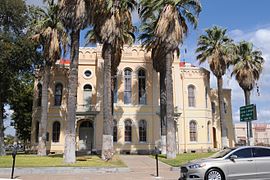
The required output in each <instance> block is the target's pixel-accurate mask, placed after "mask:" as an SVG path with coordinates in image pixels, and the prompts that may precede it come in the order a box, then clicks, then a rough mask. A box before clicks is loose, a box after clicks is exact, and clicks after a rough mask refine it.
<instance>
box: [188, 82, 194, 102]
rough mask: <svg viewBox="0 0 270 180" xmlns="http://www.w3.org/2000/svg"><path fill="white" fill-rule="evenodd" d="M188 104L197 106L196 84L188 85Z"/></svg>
mask: <svg viewBox="0 0 270 180" xmlns="http://www.w3.org/2000/svg"><path fill="white" fill-rule="evenodd" d="M188 106H189V107H195V86H194V85H189V86H188Z"/></svg>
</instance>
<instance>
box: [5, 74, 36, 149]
mask: <svg viewBox="0 0 270 180" xmlns="http://www.w3.org/2000/svg"><path fill="white" fill-rule="evenodd" d="M16 79H17V82H16V83H14V84H13V87H12V90H13V91H14V93H13V96H12V97H11V98H10V100H9V103H10V104H11V106H10V107H11V109H12V110H13V111H14V112H13V114H12V116H11V118H12V119H13V120H14V124H15V129H16V135H17V137H18V138H19V139H20V140H22V141H23V143H24V145H26V144H27V142H29V141H30V137H31V122H32V106H33V86H34V80H33V76H32V74H31V73H28V72H26V73H23V74H21V75H18V77H17V78H16Z"/></svg>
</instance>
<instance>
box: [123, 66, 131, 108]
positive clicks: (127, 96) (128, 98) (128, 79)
mask: <svg viewBox="0 0 270 180" xmlns="http://www.w3.org/2000/svg"><path fill="white" fill-rule="evenodd" d="M131 97H132V72H131V70H130V69H125V92H124V104H131Z"/></svg>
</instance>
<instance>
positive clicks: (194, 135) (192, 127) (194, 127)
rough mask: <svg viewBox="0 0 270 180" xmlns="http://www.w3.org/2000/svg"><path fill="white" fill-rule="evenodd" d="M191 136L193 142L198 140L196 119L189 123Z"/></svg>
mask: <svg viewBox="0 0 270 180" xmlns="http://www.w3.org/2000/svg"><path fill="white" fill-rule="evenodd" d="M189 137H190V141H191V142H196V141H197V123H196V121H194V120H192V121H190V123H189Z"/></svg>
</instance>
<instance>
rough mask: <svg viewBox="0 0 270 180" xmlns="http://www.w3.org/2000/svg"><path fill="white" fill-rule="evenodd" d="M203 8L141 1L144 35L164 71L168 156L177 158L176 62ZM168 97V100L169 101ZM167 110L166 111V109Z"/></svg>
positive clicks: (186, 0)
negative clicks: (173, 74)
mask: <svg viewBox="0 0 270 180" xmlns="http://www.w3.org/2000/svg"><path fill="white" fill-rule="evenodd" d="M200 11H201V4H200V1H199V0H176V1H175V0H163V1H161V0H140V12H139V14H140V17H141V19H142V26H143V28H144V29H145V32H144V34H147V33H149V35H146V36H144V37H142V39H143V40H144V41H146V42H145V45H146V46H147V49H148V50H152V55H151V56H152V59H153V61H154V62H153V63H154V68H155V69H156V70H157V71H159V72H160V77H161V78H160V79H161V80H160V85H161V90H160V91H161V100H162V101H161V103H162V102H164V103H165V102H166V104H161V106H160V107H161V108H162V109H161V110H160V112H161V116H163V114H166V117H165V118H163V117H161V120H162V121H163V122H161V124H162V125H163V126H164V125H166V128H164V127H162V128H161V129H162V135H164V131H165V130H166V141H167V142H166V143H167V145H166V148H167V149H166V154H167V158H175V157H176V134H175V132H176V130H175V122H174V106H173V85H172V83H173V82H172V62H173V54H174V52H175V51H176V50H178V47H179V44H181V43H182V42H183V39H184V37H185V36H186V35H187V32H188V24H187V22H189V24H191V25H192V26H193V27H194V28H196V26H197V21H198V20H197V16H198V15H199V13H200ZM165 99H166V100H165ZM165 107H166V109H165V110H164V109H163V108H165Z"/></svg>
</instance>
